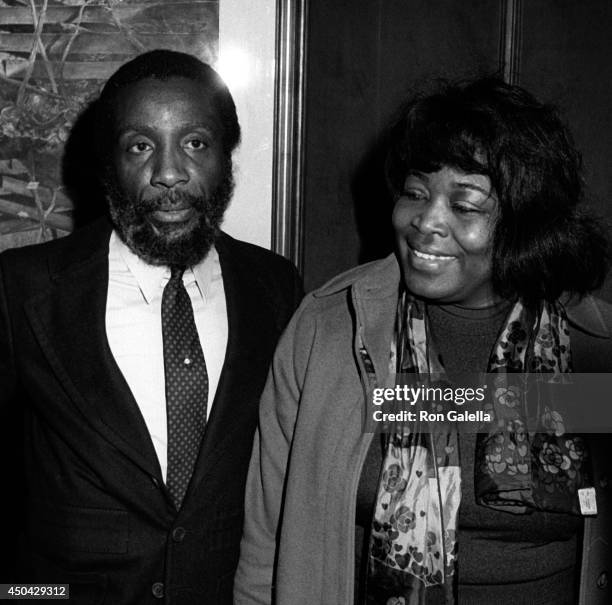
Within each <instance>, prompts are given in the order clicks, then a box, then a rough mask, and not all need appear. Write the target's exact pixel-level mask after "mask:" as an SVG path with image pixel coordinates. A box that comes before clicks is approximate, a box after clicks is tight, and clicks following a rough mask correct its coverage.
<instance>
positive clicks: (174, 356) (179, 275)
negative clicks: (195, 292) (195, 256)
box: [161, 267, 208, 510]
mask: <svg viewBox="0 0 612 605" xmlns="http://www.w3.org/2000/svg"><path fill="white" fill-rule="evenodd" d="M184 271H185V268H184V267H172V268H171V276H170V281H169V282H168V283H167V284H166V287H165V288H164V294H163V296H162V306H161V316H162V335H163V341H164V371H165V377H166V414H167V419H168V470H167V475H166V485H167V486H168V490H169V492H170V494H171V496H172V499H173V501H174V504H175V506H176V508H177V510H178V509H180V507H181V504H182V502H183V498H184V497H185V492H186V491H187V486H188V485H189V480H190V479H191V475H192V473H193V467H194V465H195V461H196V458H197V456H198V451H199V449H200V441H201V440H202V434H203V432H204V424H205V423H206V403H207V399H208V373H207V372H206V363H205V361H204V354H203V353H202V347H201V345H200V339H199V338H198V333H197V330H196V326H195V321H194V319H193V308H192V306H191V300H189V295H188V294H187V290H185V286H184V285H183V273H184Z"/></svg>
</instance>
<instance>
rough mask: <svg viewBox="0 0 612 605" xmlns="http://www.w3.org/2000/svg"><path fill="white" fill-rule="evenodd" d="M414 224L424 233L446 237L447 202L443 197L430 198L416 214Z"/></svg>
mask: <svg viewBox="0 0 612 605" xmlns="http://www.w3.org/2000/svg"><path fill="white" fill-rule="evenodd" d="M412 224H413V225H414V227H416V228H417V229H418V230H419V231H420V232H421V233H423V234H426V235H430V234H438V235H440V236H442V237H444V236H445V235H447V234H448V209H447V204H446V203H445V201H444V200H443V199H441V198H434V199H430V200H429V201H428V202H427V203H426V204H424V205H423V206H422V207H421V208H420V209H419V211H418V212H417V213H416V214H415V215H414V217H413V219H412Z"/></svg>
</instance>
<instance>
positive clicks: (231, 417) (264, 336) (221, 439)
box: [190, 236, 278, 491]
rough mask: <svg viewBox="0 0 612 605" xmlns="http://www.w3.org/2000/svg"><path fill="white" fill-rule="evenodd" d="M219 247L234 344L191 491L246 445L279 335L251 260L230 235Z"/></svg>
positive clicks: (229, 345)
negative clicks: (228, 451)
mask: <svg viewBox="0 0 612 605" xmlns="http://www.w3.org/2000/svg"><path fill="white" fill-rule="evenodd" d="M216 247H217V250H218V252H219V259H220V262H221V271H222V274H223V287H224V290H225V298H226V304H227V315H228V325H229V333H228V343H227V350H226V355H225V362H224V364H223V370H222V372H221V377H220V380H219V386H218V388H217V393H216V395H215V399H214V404H213V407H212V410H211V414H210V417H209V420H208V422H207V425H206V431H205V434H204V438H203V441H202V447H201V448H200V454H199V457H198V461H197V463H196V468H195V471H194V477H193V480H192V487H191V488H190V491H191V490H192V489H193V488H194V487H193V486H197V484H198V483H199V482H200V481H201V480H202V479H203V478H204V477H205V476H206V474H207V473H208V472H210V471H211V470H213V469H215V468H217V462H218V460H219V458H220V457H221V455H222V454H223V451H224V449H225V448H226V447H227V446H229V445H230V444H232V443H234V444H235V443H236V442H238V443H239V444H240V446H241V445H242V442H244V440H245V436H247V435H248V434H249V427H253V426H254V424H255V418H256V416H257V408H258V403H259V398H258V397H255V398H254V397H253V390H254V384H255V382H256V378H255V377H257V376H259V377H261V376H265V374H266V372H267V366H268V355H267V354H263V355H262V353H261V352H262V350H266V351H267V350H268V349H270V348H272V347H273V346H274V343H275V342H276V339H277V337H278V327H277V326H276V325H275V323H274V320H273V316H274V314H273V312H272V311H271V309H270V303H269V300H268V295H267V293H266V292H265V289H264V287H263V284H262V283H261V282H260V281H259V279H258V273H257V272H256V271H253V270H252V266H251V263H250V262H249V259H248V258H247V257H243V254H242V251H241V250H238V249H237V247H236V246H235V245H233V244H232V240H231V238H229V237H227V236H222V237H221V238H220V240H219V241H218V242H217V244H216ZM249 449H250V445H249Z"/></svg>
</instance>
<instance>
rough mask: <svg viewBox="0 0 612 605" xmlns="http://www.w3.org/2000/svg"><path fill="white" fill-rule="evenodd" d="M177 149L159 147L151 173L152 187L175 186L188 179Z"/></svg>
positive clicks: (183, 161) (183, 160) (183, 162)
mask: <svg viewBox="0 0 612 605" xmlns="http://www.w3.org/2000/svg"><path fill="white" fill-rule="evenodd" d="M182 155H183V154H182V153H181V151H180V150H178V149H171V148H165V149H160V150H159V151H158V153H157V155H156V157H155V160H154V164H153V171H152V173H151V185H153V186H154V187H166V188H171V187H175V186H176V185H178V184H180V183H186V182H187V181H189V173H188V172H187V170H186V169H185V159H184V158H183V157H182Z"/></svg>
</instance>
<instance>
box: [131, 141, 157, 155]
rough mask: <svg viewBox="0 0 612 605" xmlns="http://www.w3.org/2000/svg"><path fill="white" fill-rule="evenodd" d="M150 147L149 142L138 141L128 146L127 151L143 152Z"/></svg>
mask: <svg viewBox="0 0 612 605" xmlns="http://www.w3.org/2000/svg"><path fill="white" fill-rule="evenodd" d="M150 149H151V145H149V143H145V142H144V141H140V142H138V143H134V144H133V145H130V146H129V147H128V152H129V153H145V152H147V151H149V150H150Z"/></svg>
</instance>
